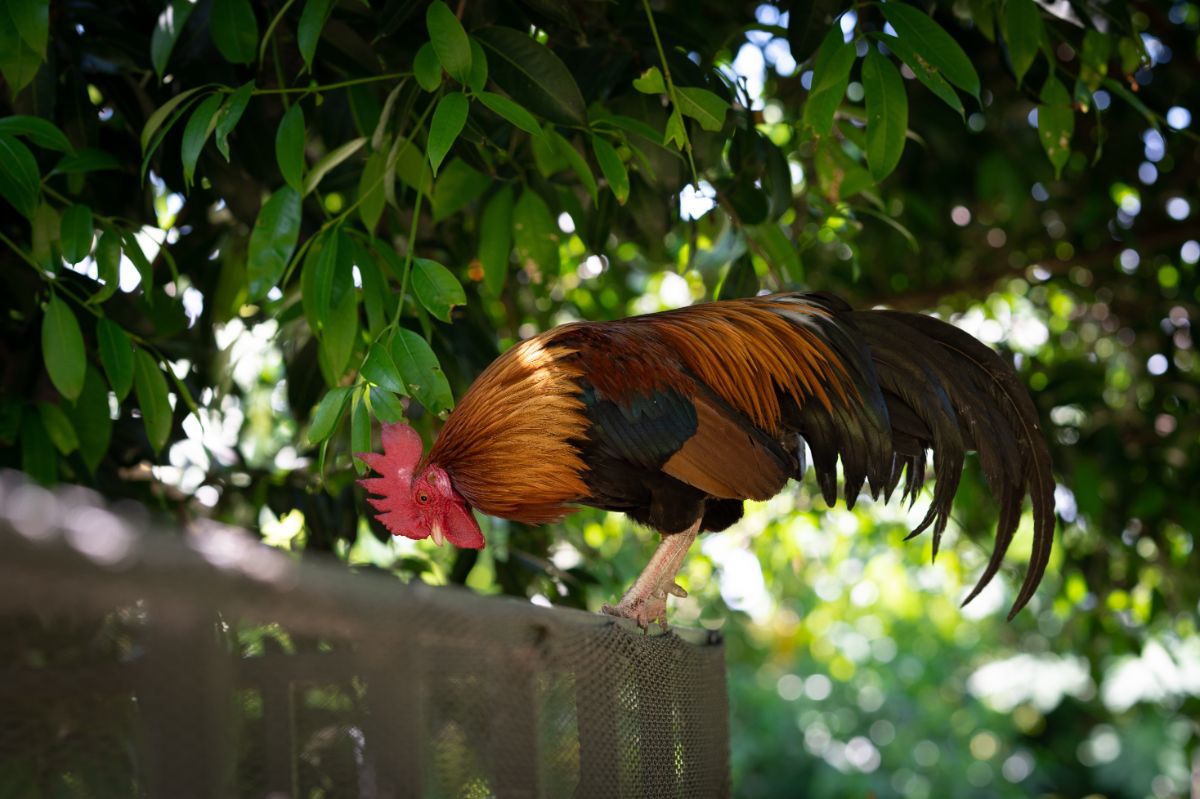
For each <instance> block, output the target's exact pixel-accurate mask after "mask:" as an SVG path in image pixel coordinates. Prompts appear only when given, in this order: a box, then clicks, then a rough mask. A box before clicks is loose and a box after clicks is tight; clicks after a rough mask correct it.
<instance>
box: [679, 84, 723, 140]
mask: <svg viewBox="0 0 1200 799" xmlns="http://www.w3.org/2000/svg"><path fill="white" fill-rule="evenodd" d="M675 94H676V96H677V97H678V98H679V110H680V112H681V113H682V114H683V115H684V116H688V117H691V118H692V119H694V120H696V121H697V122H699V123H700V127H702V128H704V129H705V130H708V131H714V132H715V131H718V130H720V129H721V128H722V127H723V126H724V125H725V112H726V111H728V110H729V103H728V102H726V101H725V100H723V99H721V98H720V97H718V96H717V95H715V94H713V93H712V92H710V91H708V90H707V89H700V88H697V87H695V86H679V87H676V89H675Z"/></svg>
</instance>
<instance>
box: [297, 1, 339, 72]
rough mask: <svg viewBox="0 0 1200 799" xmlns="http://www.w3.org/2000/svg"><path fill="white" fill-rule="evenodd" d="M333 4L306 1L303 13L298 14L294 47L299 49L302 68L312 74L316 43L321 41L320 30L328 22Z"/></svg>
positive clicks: (332, 2) (329, 2)
mask: <svg viewBox="0 0 1200 799" xmlns="http://www.w3.org/2000/svg"><path fill="white" fill-rule="evenodd" d="M333 4H334V0H307V2H305V4H304V11H303V12H301V14H300V24H299V25H298V26H297V28H296V46H297V47H298V48H299V49H300V55H301V57H302V58H303V59H304V66H305V68H306V69H308V71H309V72H312V62H313V56H314V55H316V52H317V42H319V41H320V40H321V29H322V28H324V27H325V23H326V22H327V21H328V20H329V14H330V12H331V11H333Z"/></svg>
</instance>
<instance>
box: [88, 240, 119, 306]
mask: <svg viewBox="0 0 1200 799" xmlns="http://www.w3.org/2000/svg"><path fill="white" fill-rule="evenodd" d="M96 274H97V276H98V277H99V278H100V279H101V280H103V281H104V285H103V286H102V287H101V288H100V290H99V291H97V292H96V293H95V294H94V295H92V298H91V299H90V300H89V302H93V303H101V302H104V301H105V300H107V299H108V298H109V297H111V296H112V295H114V294H116V293H117V289H118V288H120V285H121V235H120V234H119V233H117V232H115V231H113V230H110V229H109V228H107V227H106V228H105V229H104V230H103V231H102V232H101V233H100V240H99V241H97V242H96Z"/></svg>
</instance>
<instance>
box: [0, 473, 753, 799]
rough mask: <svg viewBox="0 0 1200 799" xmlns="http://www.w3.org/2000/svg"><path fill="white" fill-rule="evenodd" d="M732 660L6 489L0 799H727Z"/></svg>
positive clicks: (75, 495)
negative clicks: (656, 798)
mask: <svg viewBox="0 0 1200 799" xmlns="http://www.w3.org/2000/svg"><path fill="white" fill-rule="evenodd" d="M727 716H728V704H727V699H726V689H725V672H724V652H723V649H722V646H721V642H720V640H719V638H717V637H716V636H713V635H707V634H700V633H689V632H686V631H675V632H673V633H672V634H669V635H649V636H643V635H642V634H641V632H640V631H637V630H636V628H631V626H626V623H624V622H622V623H616V622H614V621H613V620H611V619H607V618H604V617H601V616H594V615H591V614H587V613H582V612H577V611H570V610H564V609H556V610H549V609H544V608H538V607H535V606H533V605H530V604H528V603H525V602H520V601H517V600H507V599H500V598H490V597H489V598H483V597H478V596H474V595H472V594H470V593H468V592H465V591H460V590H455V589H447V588H432V587H428V586H421V585H405V584H402V583H400V582H399V581H398V580H396V579H394V578H391V577H388V576H384V575H381V574H351V573H349V572H347V571H346V570H345V569H344V568H341V567H338V566H336V565H334V564H319V563H310V562H307V561H305V562H299V561H298V560H296V559H295V558H294V557H292V556H290V555H289V554H287V553H284V552H281V551H278V550H273V549H270V548H268V547H265V546H263V545H262V544H260V543H259V542H257V541H255V540H254V539H252V538H251V537H250V536H249V535H248V534H246V533H244V532H242V531H238V530H233V529H230V528H225V527H220V526H217V525H211V524H210V525H198V526H194V528H189V530H188V531H187V532H186V533H179V532H177V531H166V530H164V529H162V528H161V527H155V526H154V525H153V524H151V523H150V522H149V521H148V518H147V517H146V515H145V513H144V511H138V510H137V509H136V508H125V507H108V506H107V505H106V504H105V503H104V502H103V501H102V500H101V499H100V498H99V497H98V496H97V495H96V494H94V493H92V492H90V491H86V490H83V489H77V488H72V489H62V490H59V491H57V492H50V491H47V490H46V489H43V488H40V487H37V486H34V485H31V484H28V483H27V482H25V481H24V479H23V478H21V477H19V476H17V475H14V474H11V473H9V474H5V473H0V797H4V799H7V797H27V796H28V797H56V798H57V797H127V796H128V797H140V796H151V797H159V796H171V797H191V796H195V797H242V796H245V797H271V796H278V797H314V798H315V797H343V796H361V797H490V796H495V797H642V796H647V797H650V796H662V797H679V798H680V799H686V798H688V797H704V796H726V795H728V794H729V792H730V787H729V752H728V744H727V736H728V719H727Z"/></svg>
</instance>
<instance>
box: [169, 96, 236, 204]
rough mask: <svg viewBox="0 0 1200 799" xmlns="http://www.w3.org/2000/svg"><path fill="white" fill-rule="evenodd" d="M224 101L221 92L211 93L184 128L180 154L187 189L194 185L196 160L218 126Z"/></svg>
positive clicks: (197, 107) (184, 184) (184, 183)
mask: <svg viewBox="0 0 1200 799" xmlns="http://www.w3.org/2000/svg"><path fill="white" fill-rule="evenodd" d="M224 101H225V98H224V97H223V96H222V95H220V94H211V95H209V96H208V97H206V98H204V102H202V103H200V105H198V106H196V110H195V111H193V112H192V115H191V116H190V117H189V118H188V121H187V125H185V126H184V128H183V142H182V143H181V144H180V148H179V156H180V160H181V161H182V162H183V186H184V190H185V191H186V190H187V189H190V188H191V186H192V178H193V176H194V175H195V174H196V161H197V160H198V159H199V158H200V151H201V150H203V149H204V143H205V142H206V141H208V137H209V135H210V134H211V133H212V132H213V128H215V127H216V126H217V112H218V111H220V110H221V104H222V103H223V102H224Z"/></svg>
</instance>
